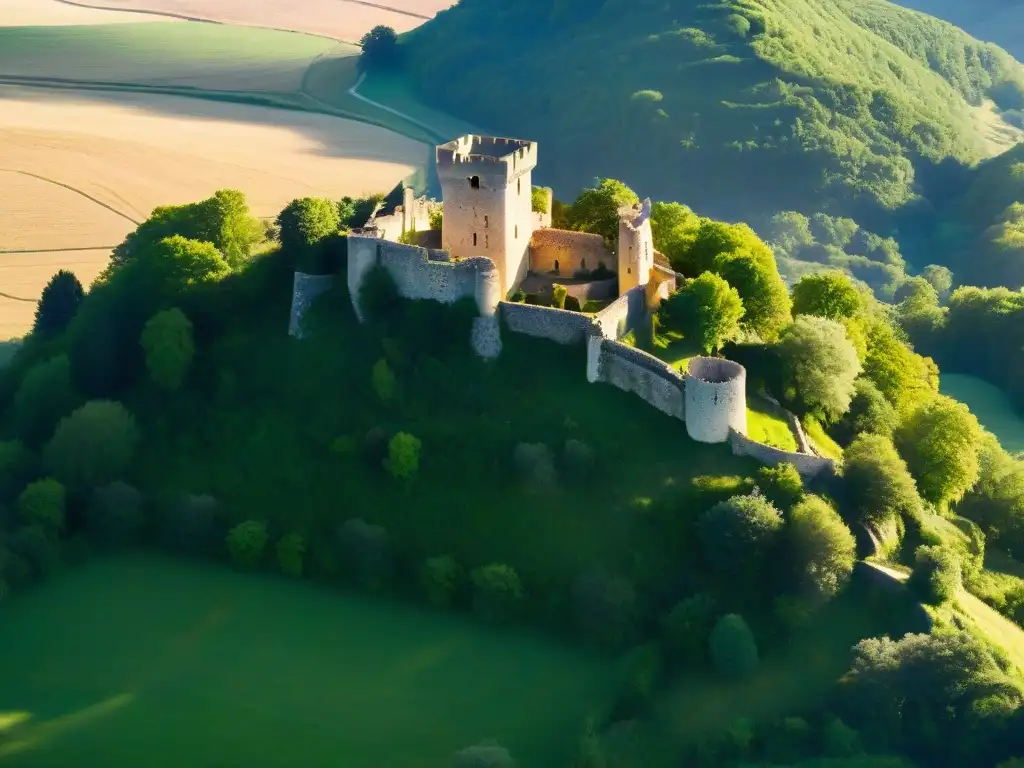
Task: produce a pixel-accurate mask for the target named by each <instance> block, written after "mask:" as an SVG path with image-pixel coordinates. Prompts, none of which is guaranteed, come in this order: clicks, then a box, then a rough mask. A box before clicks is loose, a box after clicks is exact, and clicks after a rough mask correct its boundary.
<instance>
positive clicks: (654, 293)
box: [289, 136, 832, 477]
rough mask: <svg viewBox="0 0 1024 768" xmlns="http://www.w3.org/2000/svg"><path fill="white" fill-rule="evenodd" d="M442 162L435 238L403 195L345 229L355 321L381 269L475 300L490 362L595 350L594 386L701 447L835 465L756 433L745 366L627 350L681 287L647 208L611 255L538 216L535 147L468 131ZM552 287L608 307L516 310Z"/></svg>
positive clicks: (631, 218) (423, 287)
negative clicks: (528, 344) (548, 350)
mask: <svg viewBox="0 0 1024 768" xmlns="http://www.w3.org/2000/svg"><path fill="white" fill-rule="evenodd" d="M436 153H437V171H438V176H439V178H440V181H441V188H442V193H443V204H444V215H443V219H442V228H441V231H440V232H439V233H438V232H436V231H422V230H420V228H419V224H420V223H421V222H425V221H428V220H429V217H430V213H431V212H432V210H433V206H434V205H436V204H433V203H432V201H428V200H426V199H425V198H421V199H419V200H416V199H414V198H413V195H412V191H411V190H410V189H406V190H405V191H404V199H403V204H402V205H401V206H398V207H397V208H396V209H395V211H394V212H393V213H389V214H383V215H382V214H381V212H380V211H379V210H378V211H375V212H374V215H373V216H371V218H370V220H369V221H368V222H367V223H366V226H365V227H362V228H359V229H357V230H353V231H352V232H351V233H350V234H349V238H348V263H347V266H346V275H347V282H348V289H349V296H350V298H351V301H352V304H353V307H354V309H355V312H356V315H357V317H359V319H360V320H363V319H364V318H362V317H361V310H360V305H361V302H360V299H359V296H360V291H361V289H362V285H363V282H364V280H365V278H366V276H367V275H368V274H369V273H370V271H371V270H372V269H374V268H377V267H379V268H383V269H385V270H386V271H387V272H388V274H389V275H390V276H391V278H392V280H393V281H394V283H395V287H396V289H397V291H398V294H399V295H400V296H403V297H405V298H409V299H430V300H435V301H441V302H444V303H448V304H451V303H454V302H456V301H459V300H460V299H465V298H469V299H472V300H473V301H474V302H475V303H476V306H477V309H478V312H479V315H478V317H476V318H475V319H474V321H473V328H472V332H471V338H470V340H469V341H470V344H471V346H472V348H473V350H474V351H475V352H476V354H478V355H480V356H481V357H483V358H494V357H497V356H498V355H499V354H500V353H501V333H502V330H505V331H508V332H511V333H519V334H525V335H528V336H534V337H538V338H545V339H549V340H551V341H555V342H557V343H559V344H581V343H582V344H586V349H587V363H586V376H587V380H588V381H590V382H605V383H608V384H611V385H613V386H615V387H617V388H619V389H622V390H625V391H627V392H633V393H634V394H636V395H638V396H639V397H641V398H642V399H644V400H645V401H647V402H648V403H650V404H651V405H653V406H654V407H655V408H658V409H659V410H661V411H662V412H664V413H665V414H667V415H669V416H671V417H674V418H677V419H680V420H683V421H684V422H685V424H686V431H687V433H688V435H689V436H690V437H691V438H692V439H694V440H697V441H700V442H706V443H724V442H729V443H730V444H731V445H732V448H733V452H734V453H736V454H742V455H749V456H753V457H755V458H757V459H758V460H760V461H762V462H763V463H766V464H771V465H775V464H777V463H779V462H780V461H790V462H792V463H793V464H794V465H795V466H796V467H797V469H798V471H800V473H801V474H802V475H803V476H804V477H812V476H814V475H816V474H818V473H819V472H821V471H825V470H827V471H831V470H832V461H831V460H830V459H827V458H822V457H819V456H816V455H814V454H812V453H809V452H808V453H805V452H790V451H784V450H781V449H777V448H774V447H772V446H768V445H764V444H762V443H758V442H756V441H754V440H751V439H750V438H749V437H747V434H746V432H747V412H746V370H745V369H744V368H743V366H741V365H739V364H738V363H735V362H732V361H729V360H723V359H720V358H710V357H696V358H693V359H691V360H690V363H689V365H688V368H687V370H686V372H685V373H684V372H680V371H677V370H675V369H673V368H672V367H671V366H669V365H667V364H666V363H665V362H663V361H662V360H659V359H658V358H656V357H655V356H653V355H651V354H649V353H647V352H644V351H643V350H640V349H637V348H635V347H634V346H631V345H628V344H624V343H623V342H622V341H620V340H621V339H623V337H624V336H626V335H627V334H628V333H629V332H630V331H632V330H634V329H636V328H639V327H640V326H641V324H642V323H645V322H649V320H650V314H651V312H653V311H654V310H655V309H656V308H657V305H658V304H659V303H660V302H661V301H662V300H663V299H665V298H667V297H668V296H669V295H670V293H671V292H672V291H673V290H675V287H676V283H677V277H678V276H677V275H676V273H675V272H674V271H673V270H672V269H671V268H670V267H669V266H668V265H667V261H665V260H664V259H663V257H661V258H659V255H658V254H657V252H656V251H655V250H654V243H653V237H652V234H651V220H650V219H651V201H650V200H649V199H648V200H644V201H643V202H642V203H640V204H639V205H636V206H629V207H626V208H623V209H621V210H620V211H619V212H618V213H619V229H618V243H617V252H615V253H613V252H612V249H611V248H610V247H609V246H608V244H607V243H606V242H605V240H604V238H603V237H602V236H601V235H595V234H590V233H586V232H575V231H569V230H561V229H556V228H552V227H551V226H550V225H551V217H550V211H551V202H552V201H551V198H550V195H549V196H548V200H547V202H548V206H547V207H548V210H547V212H546V213H545V212H543V211H541V212H538V211H534V210H533V184H532V174H533V169H534V168H536V167H537V143H536V142H532V141H523V140H520V139H506V138H493V137H485V136H462V137H460V138H457V139H454V140H453V141H449V142H447V143H445V144H441V145H440V146H438V147H437V149H436ZM428 226H429V225H428ZM411 232H416V233H417V235H419V234H423V235H429V236H430V237H426V238H420V239H421V241H422V242H424V245H422V246H420V245H407V244H404V243H402V242H398V240H399V238H402V236H403V235H406V234H407V233H411ZM438 235H439V237H438ZM403 239H404V238H403ZM431 240H432V241H433V242H431ZM431 245H434V246H437V247H430V246H431ZM333 279H334V278H333V276H330V275H327V276H313V275H304V274H301V273H296V275H295V283H294V290H293V301H292V317H291V321H290V324H289V333H290V334H291V335H293V336H297V337H301V335H302V315H303V313H304V312H305V310H306V308H307V307H308V306H309V304H310V302H311V301H312V299H313V298H314V297H315V296H316V295H318V294H320V293H322V292H324V291H325V290H327V289H329V287H330V285H331V284H332V282H333ZM555 284H560V285H562V286H564V287H565V288H566V290H567V292H568V293H569V295H573V296H576V297H577V299H578V300H579V299H580V298H583V299H591V298H599V297H600V298H602V299H613V300H612V301H611V303H609V304H607V306H604V307H603V308H602V309H600V311H598V312H595V313H587V312H583V311H572V310H569V309H560V308H555V307H550V306H542V305H538V304H528V303H522V302H516V301H509V298H510V297H511V296H512V295H513V294H514V293H516V292H518V291H525V290H526V289H527V288H533V289H537V288H541V289H542V288H543V287H544V286H545V285H546V286H547V287H548V288H550V287H551V286H553V285H555ZM605 294H607V295H605ZM579 303H580V304H581V305H582V304H583V303H584V301H579Z"/></svg>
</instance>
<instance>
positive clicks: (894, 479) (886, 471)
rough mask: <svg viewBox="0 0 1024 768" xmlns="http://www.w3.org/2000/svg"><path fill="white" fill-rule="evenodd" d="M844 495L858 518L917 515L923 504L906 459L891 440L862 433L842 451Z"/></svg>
mask: <svg viewBox="0 0 1024 768" xmlns="http://www.w3.org/2000/svg"><path fill="white" fill-rule="evenodd" d="M843 460H844V461H843V488H844V496H845V499H846V501H847V504H848V506H849V510H850V516H849V517H850V518H852V519H854V520H857V521H859V522H872V523H882V522H885V521H887V520H896V519H904V518H912V519H913V518H920V516H921V515H922V514H923V512H924V504H923V503H922V501H921V496H920V495H919V494H918V492H917V486H916V485H914V478H913V477H911V475H910V471H909V470H908V469H907V464H906V462H905V461H904V460H903V459H902V458H901V457H900V455H899V453H897V452H896V448H895V447H894V446H893V444H892V441H891V440H889V438H886V437H882V436H881V435H868V434H864V435H861V436H860V437H858V438H857V439H856V440H854V441H853V442H852V443H851V444H850V446H849V447H848V448H847V449H846V451H844V454H843Z"/></svg>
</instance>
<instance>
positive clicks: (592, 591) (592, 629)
mask: <svg viewBox="0 0 1024 768" xmlns="http://www.w3.org/2000/svg"><path fill="white" fill-rule="evenodd" d="M572 606H573V618H574V619H575V623H576V627H577V629H578V630H579V631H580V633H581V634H582V635H583V636H584V637H586V638H588V639H593V640H594V641H596V642H597V644H599V645H602V646H605V647H608V648H618V647H620V646H621V645H622V644H623V643H624V642H625V641H626V640H628V639H629V638H630V636H631V635H632V634H633V622H634V620H635V618H636V616H635V613H636V592H635V590H634V589H633V585H632V584H630V583H629V582H628V581H626V580H625V579H623V578H622V577H620V576H615V575H612V574H608V573H604V572H603V571H600V570H591V571H588V572H587V573H585V574H583V575H582V576H581V577H580V578H579V579H577V581H576V584H575V585H574V586H573V591H572Z"/></svg>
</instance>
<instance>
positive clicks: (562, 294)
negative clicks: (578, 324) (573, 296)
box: [551, 283, 569, 309]
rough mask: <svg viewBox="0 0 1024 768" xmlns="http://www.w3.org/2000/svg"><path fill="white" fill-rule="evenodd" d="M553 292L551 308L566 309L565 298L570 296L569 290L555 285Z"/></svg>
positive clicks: (552, 287) (552, 288)
mask: <svg viewBox="0 0 1024 768" xmlns="http://www.w3.org/2000/svg"><path fill="white" fill-rule="evenodd" d="M551 291H552V296H553V299H552V302H551V306H553V307H556V308H557V309H565V298H566V296H568V295H569V290H568V289H567V288H566V287H565V286H564V285H559V284H558V283H555V284H554V285H553V286H551Z"/></svg>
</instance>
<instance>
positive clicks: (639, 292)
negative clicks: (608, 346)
mask: <svg viewBox="0 0 1024 768" xmlns="http://www.w3.org/2000/svg"><path fill="white" fill-rule="evenodd" d="M646 290H647V289H646V287H645V286H643V285H638V286H636V287H635V288H631V289H629V290H628V291H626V293H624V294H622V295H621V296H619V298H617V299H616V300H615V301H613V302H612V303H611V304H609V305H608V306H607V307H605V308H604V309H602V310H601V311H600V312H598V313H597V314H596V315H594V322H595V323H596V324H597V325H598V327H599V328H600V329H601V335H602V336H604V337H605V338H606V339H615V340H616V341H618V340H619V339H621V338H622V337H623V336H625V335H626V334H627V333H629V332H630V331H631V330H633V329H634V328H636V327H637V326H638V325H639V324H640V321H641V320H642V319H643V318H644V316H645V315H646V314H647V296H646Z"/></svg>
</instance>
